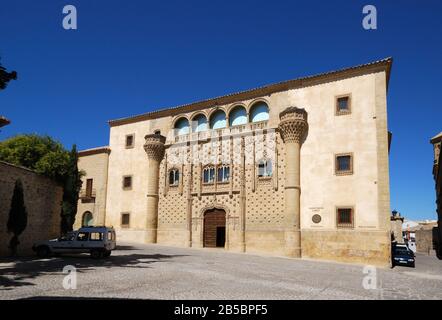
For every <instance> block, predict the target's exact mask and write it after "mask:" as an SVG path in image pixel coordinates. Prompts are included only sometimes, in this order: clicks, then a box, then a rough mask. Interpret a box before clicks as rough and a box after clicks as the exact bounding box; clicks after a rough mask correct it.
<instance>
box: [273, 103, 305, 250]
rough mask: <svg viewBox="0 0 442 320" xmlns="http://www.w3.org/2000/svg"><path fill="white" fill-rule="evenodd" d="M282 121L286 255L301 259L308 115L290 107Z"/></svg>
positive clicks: (281, 117)
mask: <svg viewBox="0 0 442 320" xmlns="http://www.w3.org/2000/svg"><path fill="white" fill-rule="evenodd" d="M279 118H280V120H281V122H280V123H279V131H280V133H281V136H282V138H283V140H284V144H285V184H284V188H285V191H284V192H285V194H284V198H285V226H286V229H285V232H284V237H285V243H286V244H285V246H286V248H285V254H286V255H287V256H289V257H301V214H300V196H301V186H300V180H301V179H300V151H301V144H302V142H303V139H304V137H305V134H306V132H307V128H308V123H307V112H306V111H305V110H304V109H300V108H296V107H289V108H287V109H285V110H284V111H283V112H281V113H280V114H279Z"/></svg>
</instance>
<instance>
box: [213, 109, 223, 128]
mask: <svg viewBox="0 0 442 320" xmlns="http://www.w3.org/2000/svg"><path fill="white" fill-rule="evenodd" d="M209 126H210V129H223V128H226V127H227V119H226V112H225V111H224V109H217V110H215V111H214V112H212V113H211V114H210V118H209Z"/></svg>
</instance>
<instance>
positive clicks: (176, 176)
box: [169, 169, 180, 186]
mask: <svg viewBox="0 0 442 320" xmlns="http://www.w3.org/2000/svg"><path fill="white" fill-rule="evenodd" d="M179 182H180V171H179V170H178V169H171V170H170V171H169V185H171V186H177V185H178V183H179Z"/></svg>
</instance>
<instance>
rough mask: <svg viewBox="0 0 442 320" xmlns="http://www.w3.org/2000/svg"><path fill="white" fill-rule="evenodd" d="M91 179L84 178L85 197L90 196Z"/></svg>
mask: <svg viewBox="0 0 442 320" xmlns="http://www.w3.org/2000/svg"><path fill="white" fill-rule="evenodd" d="M93 181H94V180H93V179H87V180H86V197H88V198H91V197H92V185H93Z"/></svg>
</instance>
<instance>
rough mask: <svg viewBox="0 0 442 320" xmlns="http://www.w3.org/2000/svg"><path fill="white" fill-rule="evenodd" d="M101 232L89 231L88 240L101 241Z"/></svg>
mask: <svg viewBox="0 0 442 320" xmlns="http://www.w3.org/2000/svg"><path fill="white" fill-rule="evenodd" d="M103 236H104V235H103V232H91V235H90V240H91V241H103Z"/></svg>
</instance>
